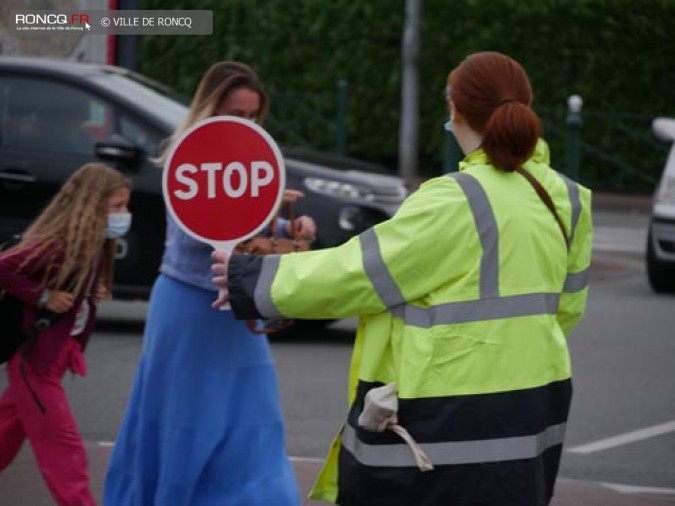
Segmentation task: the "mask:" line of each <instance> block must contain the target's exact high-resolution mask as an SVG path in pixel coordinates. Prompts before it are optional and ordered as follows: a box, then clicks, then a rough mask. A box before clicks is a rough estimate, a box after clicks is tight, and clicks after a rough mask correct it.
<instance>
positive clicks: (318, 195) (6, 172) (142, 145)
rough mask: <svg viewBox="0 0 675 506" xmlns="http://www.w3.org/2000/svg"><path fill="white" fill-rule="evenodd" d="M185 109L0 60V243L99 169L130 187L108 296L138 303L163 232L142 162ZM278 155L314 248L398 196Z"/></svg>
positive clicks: (101, 78) (382, 179)
mask: <svg viewBox="0 0 675 506" xmlns="http://www.w3.org/2000/svg"><path fill="white" fill-rule="evenodd" d="M186 113H187V108H186V106H185V105H184V104H183V103H182V102H181V101H180V100H178V99H177V98H176V97H175V96H174V95H172V93H171V92H170V90H168V89H165V88H164V87H162V86H161V85H159V84H157V83H155V82H153V81H151V80H149V79H147V78H146V77H144V76H141V75H139V74H136V73H133V72H130V71H128V70H126V69H122V68H119V67H112V66H107V65H98V64H88V63H79V62H73V61H63V60H50V59H41V58H25V57H24V58H22V57H1V56H0V241H2V240H4V239H6V238H8V237H10V236H11V235H13V234H16V233H19V232H21V231H22V230H24V229H25V227H26V226H27V225H28V223H30V221H31V220H32V219H33V218H34V217H35V216H37V214H38V213H39V211H40V210H41V209H42V208H43V207H44V206H45V205H46V203H47V201H48V200H49V198H50V197H51V196H52V195H53V194H54V193H56V191H57V190H58V188H59V187H60V186H61V184H62V183H63V182H64V181H65V180H66V179H67V178H68V176H69V175H70V174H71V173H72V172H73V171H75V170H76V169H77V168H78V167H80V166H81V165H82V164H84V163H86V162H90V161H96V160H98V161H102V162H105V163H108V164H110V165H112V166H114V167H116V168H118V169H119V170H121V171H123V172H125V173H126V174H127V175H128V176H129V177H130V178H131V179H132V181H133V185H134V193H133V196H132V203H131V207H132V209H131V210H132V212H134V221H133V226H132V229H131V231H130V233H129V234H128V235H127V236H126V237H125V238H124V239H123V240H121V241H119V251H118V255H117V256H118V261H117V267H116V283H115V290H114V292H115V293H114V294H115V296H116V297H117V298H125V299H132V298H146V297H147V296H148V294H149V290H150V286H151V284H152V282H153V280H154V278H155V277H156V275H157V272H158V267H159V262H160V259H161V255H162V252H163V249H164V228H165V207H164V202H163V199H162V193H161V170H160V169H158V168H157V167H156V166H155V165H153V164H152V163H151V162H150V161H149V158H151V157H153V156H155V155H157V154H158V153H159V151H160V150H161V147H162V146H163V141H164V140H165V139H166V138H168V137H169V135H170V134H171V133H172V132H173V131H174V130H175V129H176V127H177V126H178V125H180V123H181V122H182V120H183V119H184V117H185V116H186ZM282 151H283V149H282ZM284 157H285V161H286V179H287V187H289V188H294V189H298V190H302V191H303V192H304V193H305V198H303V199H301V200H300V201H299V202H298V204H297V207H296V209H297V212H298V213H299V214H307V215H310V216H312V217H313V218H314V219H315V220H316V222H317V229H318V230H317V241H316V243H315V245H314V247H330V246H335V245H338V244H341V243H342V242H344V241H346V240H347V239H349V238H350V237H352V236H353V235H355V234H358V233H360V232H362V231H363V230H365V229H367V228H368V227H370V226H372V225H374V224H376V223H378V222H380V221H382V220H384V219H386V218H388V217H390V216H391V215H392V214H393V213H394V212H395V210H396V209H397V208H398V206H399V204H400V203H401V201H402V200H403V198H404V197H405V195H406V190H405V187H404V186H403V184H402V182H401V180H400V179H399V178H396V177H393V176H387V175H384V174H378V173H376V172H374V171H369V170H354V169H353V167H357V168H359V169H363V168H366V167H368V166H365V165H360V164H359V163H358V162H355V161H354V162H352V161H349V160H346V161H345V159H340V162H339V163H337V160H338V159H333V160H334V161H336V163H335V164H333V167H335V168H333V167H330V166H326V164H325V163H320V162H317V161H316V159H317V158H316V154H312V153H306V156H303V155H302V153H301V152H295V153H294V154H293V155H292V156H288V155H286V154H285V155H284ZM298 157H303V158H304V160H303V159H301V158H298ZM338 166H339V167H340V168H339V169H338V168H337V167H338ZM350 167H351V168H350ZM368 168H369V167H368Z"/></svg>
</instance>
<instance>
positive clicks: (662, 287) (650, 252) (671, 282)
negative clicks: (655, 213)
mask: <svg viewBox="0 0 675 506" xmlns="http://www.w3.org/2000/svg"><path fill="white" fill-rule="evenodd" d="M647 279H648V280H649V285H650V286H651V287H652V290H654V291H655V292H656V293H675V266H673V265H669V264H667V263H665V262H661V261H659V259H658V258H657V257H656V252H655V251H654V242H653V240H652V233H651V231H650V232H649V234H648V235H647Z"/></svg>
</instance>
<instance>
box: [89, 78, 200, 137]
mask: <svg viewBox="0 0 675 506" xmlns="http://www.w3.org/2000/svg"><path fill="white" fill-rule="evenodd" d="M96 82H97V84H99V85H100V86H101V87H103V88H105V89H107V90H110V91H111V92H113V93H115V94H117V95H122V96H124V97H127V98H128V99H129V100H131V101H133V102H134V104H135V105H136V106H137V107H138V108H139V109H142V110H144V111H147V112H148V113H149V114H150V115H152V116H155V117H157V118H159V119H160V121H162V122H163V123H165V124H166V125H167V126H169V127H170V128H171V129H172V130H173V129H175V128H177V127H178V126H179V125H180V124H181V123H182V122H183V119H185V116H186V115H187V111H188V109H187V107H186V106H185V105H183V104H182V103H180V102H179V101H178V100H176V99H175V98H173V97H171V96H169V94H168V93H167V92H166V91H165V90H163V89H160V88H154V87H150V86H149V85H148V83H146V82H140V81H137V80H134V79H133V77H132V76H127V75H121V74H116V73H113V72H110V73H106V74H105V77H104V78H100V79H97V80H96Z"/></svg>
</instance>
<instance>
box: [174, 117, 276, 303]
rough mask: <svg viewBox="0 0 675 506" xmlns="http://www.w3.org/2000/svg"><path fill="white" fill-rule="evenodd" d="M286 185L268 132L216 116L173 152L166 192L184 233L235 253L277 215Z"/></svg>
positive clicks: (195, 128)
mask: <svg viewBox="0 0 675 506" xmlns="http://www.w3.org/2000/svg"><path fill="white" fill-rule="evenodd" d="M285 180H286V173H285V167H284V159H283V157H282V156H281V151H280V150H279V147H278V146H277V144H276V143H275V142H274V139H272V137H271V136H270V135H269V134H268V133H267V132H266V131H265V130H263V129H262V128H261V127H260V126H258V125H256V124H255V123H252V122H250V121H247V120H243V119H241V118H237V117H233V116H215V117H213V118H208V119H205V120H202V121H199V122H197V123H196V124H195V125H193V126H192V127H191V128H189V129H187V130H186V131H185V132H184V133H183V134H182V135H181V137H180V138H179V139H178V141H177V142H176V144H175V145H174V146H173V147H172V148H171V151H170V152H169V155H168V156H167V159H166V162H165V164H164V174H163V181H162V182H163V185H162V190H163V194H164V201H165V202H166V206H167V210H168V212H169V213H170V215H171V216H172V217H173V218H174V220H175V221H176V224H177V225H178V226H179V227H180V228H181V229H182V230H183V231H184V232H185V233H186V234H188V235H190V236H191V237H193V238H194V239H196V240H198V241H201V242H203V243H206V244H209V245H211V246H212V247H213V248H214V249H215V250H217V251H225V252H227V253H231V252H232V250H233V249H234V247H235V246H236V245H237V244H238V243H240V242H242V241H245V240H246V239H249V238H251V237H253V236H255V235H256V234H258V233H260V232H261V231H262V229H263V228H264V227H265V225H266V224H267V223H268V222H269V221H270V220H271V219H272V217H273V216H274V215H275V213H276V211H277V208H278V207H279V204H280V203H281V199H282V196H283V193H284V185H285V182H286V181H285ZM224 309H229V304H228V306H227V308H224Z"/></svg>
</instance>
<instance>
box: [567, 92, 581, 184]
mask: <svg viewBox="0 0 675 506" xmlns="http://www.w3.org/2000/svg"><path fill="white" fill-rule="evenodd" d="M583 105H584V101H583V99H582V98H581V97H580V96H579V95H570V97H569V98H568V99H567V118H566V119H565V126H566V127H567V137H566V141H565V173H566V174H567V176H568V177H570V178H571V179H574V180H575V181H577V180H578V179H579V172H580V162H581V124H582V120H581V108H582V107H583Z"/></svg>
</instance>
